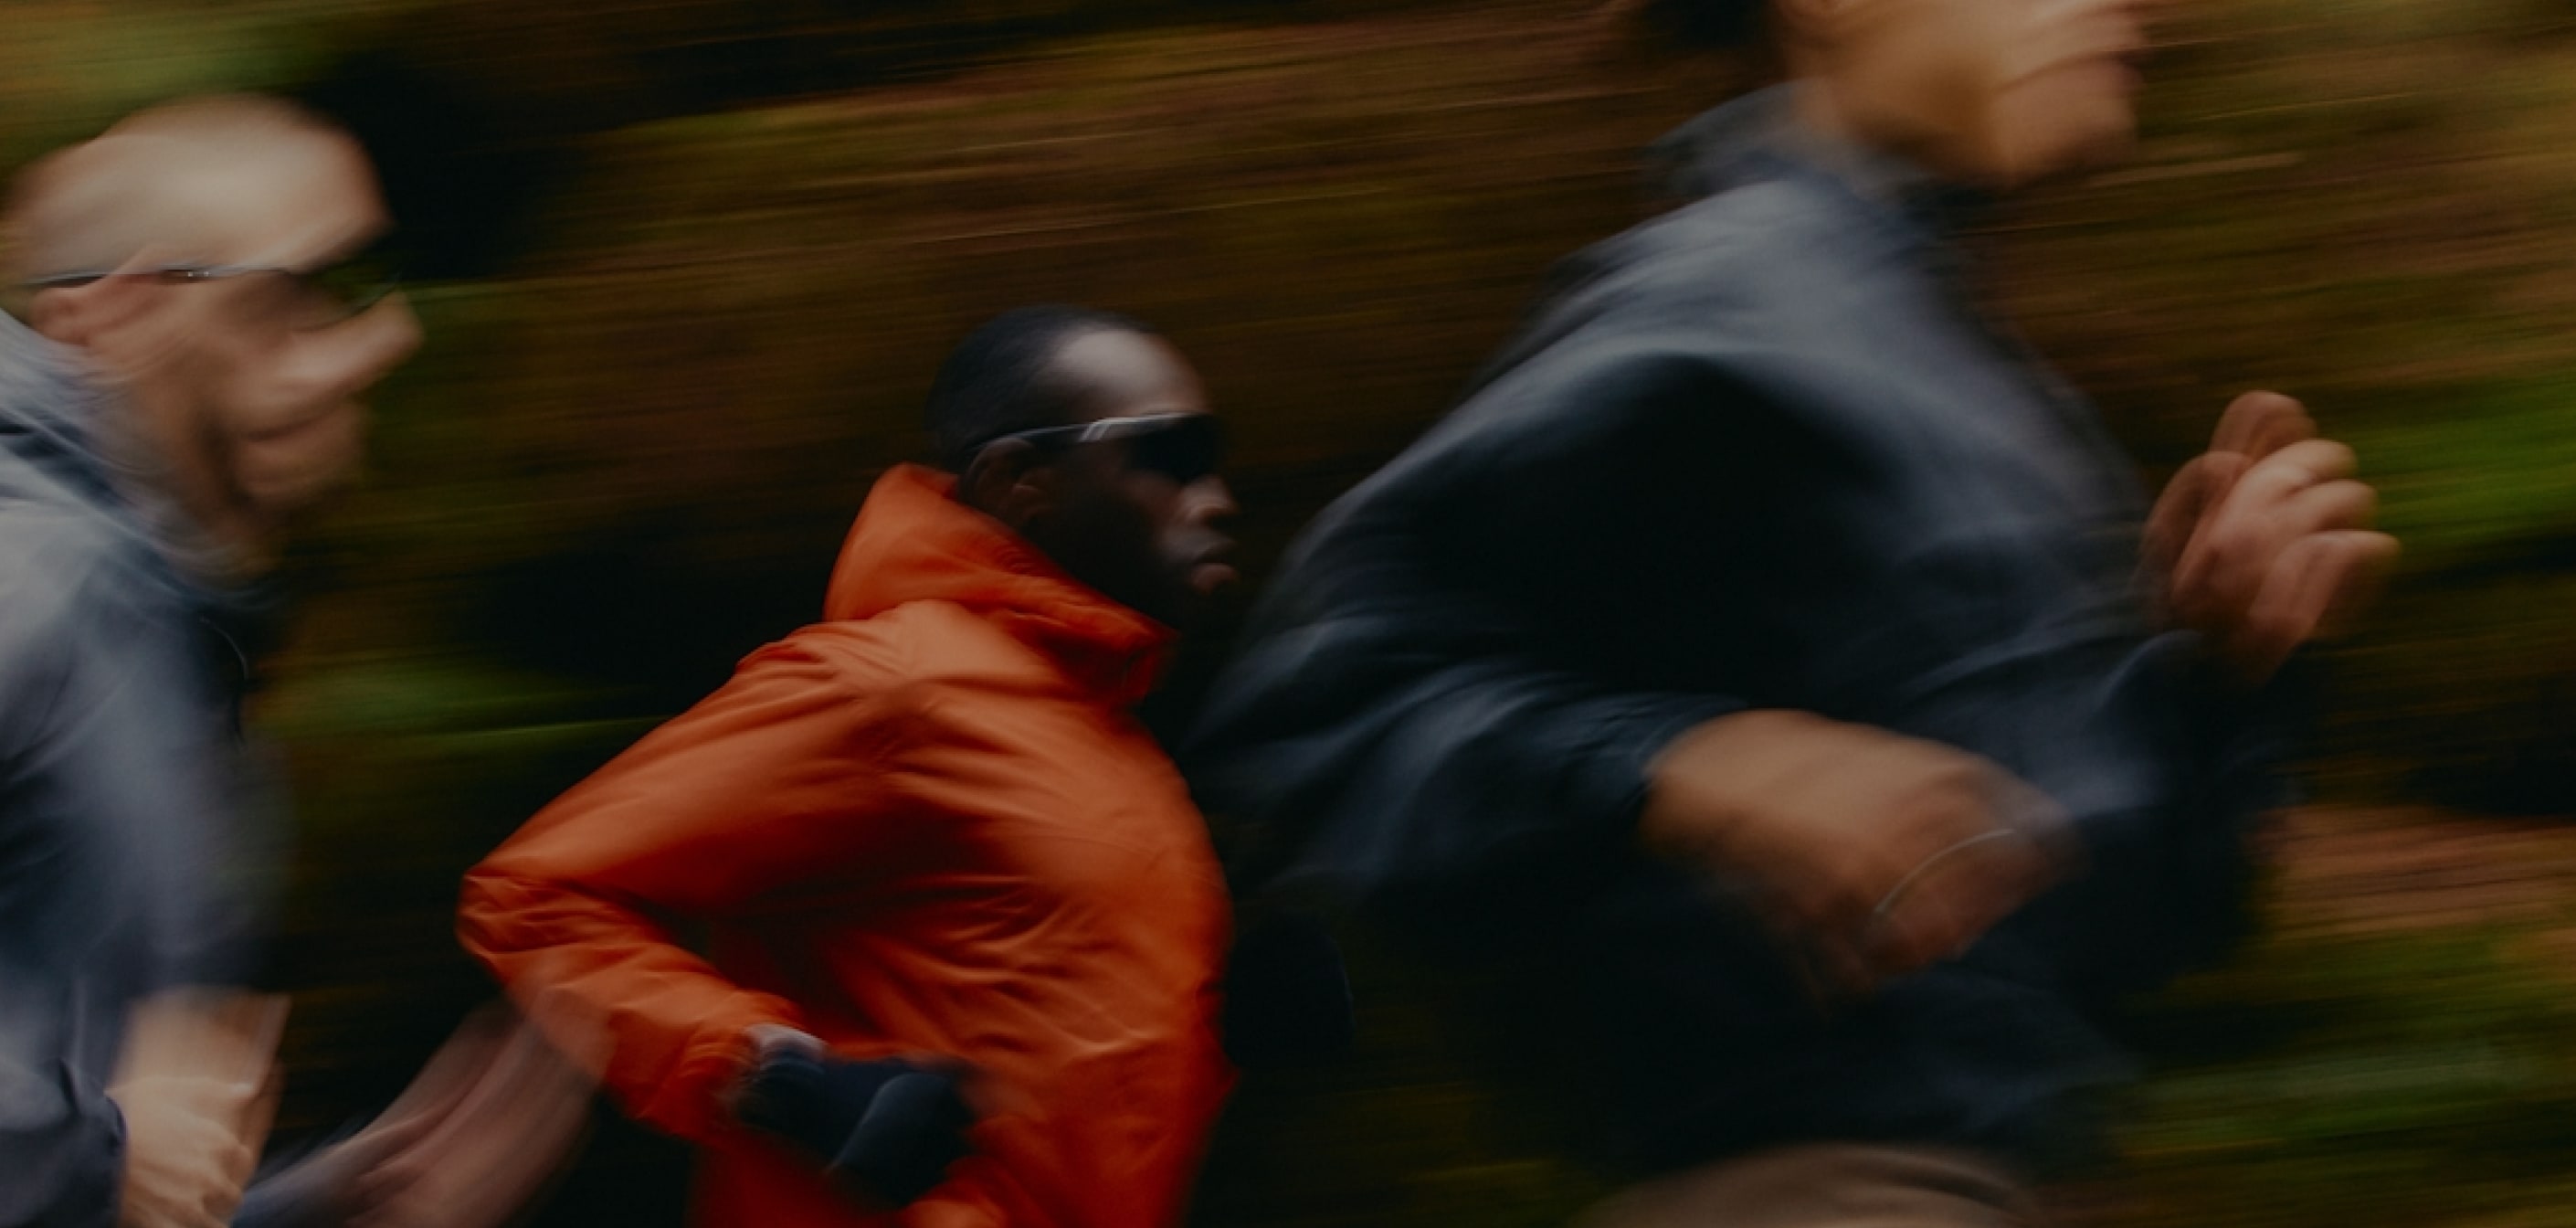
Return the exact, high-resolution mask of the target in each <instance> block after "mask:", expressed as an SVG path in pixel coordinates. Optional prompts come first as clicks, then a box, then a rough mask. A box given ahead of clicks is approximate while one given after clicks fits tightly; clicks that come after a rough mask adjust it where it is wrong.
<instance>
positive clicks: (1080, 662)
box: [824, 465, 1177, 707]
mask: <svg viewBox="0 0 2576 1228" xmlns="http://www.w3.org/2000/svg"><path fill="white" fill-rule="evenodd" d="M953 489H954V479H952V478H950V477H948V476H947V475H945V474H941V473H936V472H933V471H931V470H928V469H924V468H921V467H919V466H916V465H898V466H896V467H895V468H893V469H891V470H888V471H887V472H886V475H885V476H884V477H882V478H880V479H878V480H877V484H876V486H875V488H874V489H872V490H870V491H869V492H868V499H867V503H866V504H865V505H864V506H862V507H861V508H860V509H859V518H858V522H857V523H856V524H854V525H852V526H851V528H850V536H849V539H848V541H847V542H846V543H845V544H844V545H843V546H842V547H841V558H840V562H839V563H838V564H837V565H836V566H835V567H834V568H833V570H832V586H831V590H830V592H829V594H828V595H827V597H826V598H825V600H824V614H825V616H826V617H828V618H831V619H834V620H848V619H861V618H870V617H873V616H875V615H877V614H881V613H884V612H885V611H887V610H891V609H893V608H895V607H896V606H899V605H904V604H907V603H910V602H914V601H946V602H951V603H954V604H956V605H959V606H963V607H965V608H966V609H968V610H970V611H973V612H974V613H976V614H978V615H980V616H982V617H984V618H986V619H989V620H991V621H992V622H993V623H994V624H996V625H998V626H1000V627H1001V628H1002V629H1003V630H1005V631H1007V632H1009V633H1010V634H1011V636H1012V637H1013V638H1015V639H1018V640H1019V641H1021V642H1022V643H1025V644H1027V645H1029V646H1030V647H1031V648H1034V649H1036V650H1037V651H1039V652H1041V653H1043V654H1045V655H1046V656H1047V657H1048V658H1049V659H1051V660H1053V661H1054V662H1056V664H1057V665H1058V666H1060V667H1061V668H1062V669H1063V670H1064V671H1065V674H1066V675H1067V676H1068V677H1069V678H1071V679H1073V681H1074V682H1075V683H1076V685H1078V686H1080V687H1081V688H1082V689H1083V690H1084V691H1086V692H1088V693H1089V694H1090V695H1092V696H1093V697H1095V698H1097V699H1099V700H1100V701H1101V702H1103V703H1106V704H1109V705H1112V706H1117V707H1124V706H1126V705H1129V704H1133V703H1135V702H1136V701H1137V700H1139V699H1141V698H1143V697H1144V695H1145V693H1146V692H1147V691H1149V690H1151V689H1152V688H1153V684H1154V682H1155V680H1156V678H1157V677H1158V675H1159V674H1160V672H1161V670H1162V667H1163V664H1164V662H1165V661H1166V660H1167V659H1168V657H1169V656H1170V651H1171V648H1172V644H1173V641H1174V640H1175V639H1176V638H1177V637H1176V635H1175V633H1174V632H1173V631H1172V629H1171V628H1169V627H1166V626H1164V625H1163V624H1161V623H1159V622H1156V621H1155V620H1153V619H1151V618H1148V617H1146V616H1145V615H1143V614H1141V613H1138V612H1137V611H1135V610H1132V609H1130V608H1128V607H1126V606H1123V605H1120V604H1118V603H1117V602H1115V601H1112V600H1110V599H1109V598H1108V597H1107V596H1105V595H1103V594H1102V593H1101V592H1099V591H1098V590H1096V589H1093V588H1091V587H1090V586H1088V585H1086V584H1084V583H1082V582H1081V581H1079V580H1076V579H1074V578H1073V577H1072V576H1070V575H1067V574H1066V573H1065V572H1064V570H1063V569H1062V568H1060V567H1058V566H1056V565H1055V563H1054V562H1053V561H1052V560H1050V559H1048V558H1047V557H1046V556H1044V555H1042V554H1040V553H1038V551H1037V550H1036V549H1035V548H1034V547H1032V546H1030V545H1029V544H1028V543H1027V542H1025V541H1023V540H1021V538H1020V537H1019V536H1018V535H1017V534H1015V533H1012V532H1011V531H1010V530H1009V529H1007V528H1004V527H1003V526H1002V525H1001V523H1000V522H998V521H995V520H994V519H992V518H991V517H989V516H986V515H984V514H983V513H981V512H978V511H976V510H974V509H973V508H970V507H967V506H965V505H964V504H961V503H959V502H957V500H956V499H955V498H954V497H952V494H951V492H952V490H953Z"/></svg>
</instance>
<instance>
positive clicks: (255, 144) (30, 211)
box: [5, 97, 382, 283]
mask: <svg viewBox="0 0 2576 1228" xmlns="http://www.w3.org/2000/svg"><path fill="white" fill-rule="evenodd" d="M353 193H354V194H356V195H357V196H359V197H360V198H362V201H363V204H364V208H362V209H359V210H355V211H352V210H350V209H349V208H348V205H349V203H350V198H351V196H352V194H353ZM317 202H328V203H329V204H331V205H332V206H333V207H334V211H335V213H336V214H338V215H340V216H335V217H332V218H329V219H325V218H322V217H319V216H313V217H307V216H304V215H306V214H309V213H313V212H314V211H315V209H316V207H317V205H316V203H317ZM353 213H354V214H355V215H356V216H350V215H352V214H353ZM381 213H382V205H381V203H380V202H378V201H377V199H376V194H375V186H374V176H373V173H372V171H371V170H370V169H369V167H368V164H367V161H366V155H365V154H364V152H363V151H362V150H360V149H359V147H358V145H357V143H356V142H355V141H354V140H352V139H351V138H350V137H349V136H348V135H347V134H346V133H344V132H342V131H340V130H339V129H337V128H335V127H333V126H331V125H330V124H329V123H327V122H326V121H324V120H322V119H320V118H318V117H316V116H314V115H312V114H310V113H308V112H305V111H303V110H300V109H298V108H296V107H294V106H292V105H290V104H287V103H284V102H280V101H277V100H274V99H267V98H256V97H219V98H203V99H193V100H190V101H186V102H180V103H174V104H171V105H168V106H163V107H157V108H154V109H152V110H149V111H144V112H141V113H138V114H136V115H134V116H132V117H131V118H128V119H127V120H125V121H124V122H122V123H120V124H118V125H116V126H115V127H113V128H111V129H109V130H108V131H107V132H106V133H104V134H103V135H101V136H99V137H98V138H96V139H94V140H91V141H87V142H84V143H82V144H79V145H75V146H72V147H71V148H69V149H65V150H62V151H60V152H57V153H55V154H52V155H50V156H48V157H46V158H44V159H42V160H40V161H38V162H37V163H36V164H35V165H33V166H31V167H29V168H28V169H27V171H26V172H25V173H24V174H22V175H21V176H19V178H18V180H17V182H16V184H14V185H13V189H12V191H11V193H10V196H9V203H8V210H7V214H6V231H7V240H8V241H7V245H6V256H5V260H6V266H5V271H6V273H7V274H8V280H9V281H11V282H13V283H18V282H26V281H30V280H34V279H38V278H44V277H51V276H61V275H64V274H71V273H84V272H106V271H110V270H114V269H119V268H124V267H126V266H128V265H130V264H133V263H135V262H137V261H139V260H148V261H151V262H154V263H163V264H182V263H195V264H238V263H271V262H285V261H288V260H295V259H299V258H305V257H308V256H309V254H310V253H309V252H307V251H283V250H270V249H273V248H277V247H279V246H280V245H281V243H282V242H283V241H284V240H283V239H282V238H281V236H288V235H292V236H294V238H295V242H294V246H297V247H302V248H313V247H316V246H319V247H322V248H324V249H328V248H331V247H335V246H338V245H340V244H341V243H344V242H347V241H352V240H355V239H360V238H363V237H364V236H363V235H362V234H355V233H352V234H333V233H329V232H331V231H354V230H365V229H373V228H375V227H378V226H381V224H382V218H381ZM317 229H318V230H320V231H322V232H324V233H319V234H317V233H316V231H317Z"/></svg>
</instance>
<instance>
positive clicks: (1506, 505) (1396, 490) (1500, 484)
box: [1190, 344, 1745, 924]
mask: <svg viewBox="0 0 2576 1228" xmlns="http://www.w3.org/2000/svg"><path fill="white" fill-rule="evenodd" d="M1565 348H1573V349H1576V350H1582V349H1583V348H1584V347H1582V346H1580V345H1579V344H1576V345H1573V346H1570V347H1565ZM1735 396H1736V394H1735V393H1734V392H1733V390H1732V384H1731V382H1730V381H1729V380H1727V379H1726V378H1724V377H1723V375H1722V374H1721V372H1720V371H1719V370H1718V369H1717V368H1714V367H1712V366H1711V365H1710V364H1709V363H1707V362H1705V361H1702V360H1699V359H1696V358H1693V357H1691V356H1689V355H1686V354H1682V353H1678V352H1675V351H1670V350H1664V351H1657V350H1655V349H1653V348H1651V346H1641V347H1639V348H1637V349H1634V350H1625V351H1608V352H1603V351H1600V350H1598V349H1595V350H1593V351H1591V352H1585V353H1580V354H1578V355H1575V356H1571V357H1569V358H1567V359H1565V360H1563V361H1551V360H1550V359H1549V358H1548V357H1547V356H1545V355H1542V356H1541V357H1540V358H1539V359H1537V360H1535V361H1534V362H1533V363H1531V364H1529V365H1526V366H1524V367H1522V368H1520V369H1517V370H1515V371H1512V372H1508V373H1506V374H1505V375H1504V376H1503V377H1502V378H1501V379H1500V380H1498V381H1497V382H1496V383H1494V384H1492V385H1489V386H1488V387H1487V388H1486V390H1485V391H1483V392H1482V393H1480V394H1479V395H1478V396H1477V397H1475V398H1474V399H1472V400H1471V401H1470V402H1469V403H1468V404H1467V405H1465V406H1464V407H1462V408H1461V409H1460V410H1459V411H1458V413H1457V414H1455V415H1453V416H1452V417H1451V418H1450V419H1449V420H1448V421H1446V422H1444V423H1443V424H1442V425H1441V426H1439V427H1438V428H1435V430H1434V431H1433V432H1432V433H1431V434H1430V435H1428V436H1426V437H1425V439H1424V440H1423V441H1422V442H1420V443H1418V444H1416V445H1415V447H1414V448H1413V449H1411V450H1410V451H1408V452H1407V454H1406V455H1405V456H1403V457H1401V458H1399V459H1398V460H1397V461H1396V462H1395V463H1394V464H1393V465H1390V466H1389V467H1388V468H1387V469H1386V470H1384V471H1382V472H1381V473H1380V474H1379V475H1378V476H1377V477H1375V478H1373V479H1371V480H1370V481H1369V482H1368V483H1367V484H1365V485H1363V486H1362V487H1361V488H1360V489H1359V490H1357V491H1355V492H1354V493H1353V494H1352V495H1351V496H1348V497H1346V498H1345V499H1344V500H1343V502H1342V503H1341V504H1338V505H1337V506H1336V507H1335V508H1334V509H1332V510H1331V511H1328V512H1327V513H1326V516H1325V518H1324V520H1323V521H1321V522H1319V524H1318V526H1317V527H1316V528H1315V529H1313V530H1311V531H1310V534H1309V536H1308V537H1307V539H1306V540H1304V541H1303V542H1301V543H1300V545H1299V547H1298V549H1297V550H1296V551H1295V553H1294V555H1293V556H1292V558H1291V560H1290V561H1289V563H1288V565H1287V567H1286V568H1285V571H1284V574H1283V575H1282V576H1281V577H1280V578H1279V579H1278V580H1277V581H1276V582H1275V584H1274V585H1273V587H1272V589H1271V592H1270V594H1269V596H1268V597H1267V598H1266V599H1265V603H1264V605H1263V607H1262V608H1261V610H1260V611H1259V612H1258V613H1257V614H1256V616H1255V623H1254V626H1253V627H1252V629H1251V632H1250V634H1249V635H1248V637H1247V639H1246V643H1245V646H1244V648H1243V649H1242V651H1241V653H1240V655H1239V657H1238V658H1237V659H1236V660H1235V661H1234V662H1233V663H1232V664H1231V666H1230V667H1229V668H1228V670H1227V671H1226V673H1225V674H1224V675H1223V677H1222V678H1221V679H1220V680H1219V682H1218V684H1217V688H1216V691H1215V693H1214V697H1213V699H1212V701H1211V703H1210V706H1209V708H1208V710H1207V712H1206V714H1205V715H1204V716H1203V718H1202V721H1201V724H1200V726H1199V727H1198V729H1197V730H1196V732H1195V736H1194V738H1193V740H1192V745H1191V748H1190V749H1191V760H1192V767H1193V769H1194V777H1193V779H1194V782H1195V783H1196V784H1197V785H1198V787H1199V788H1200V790H1201V792H1202V793H1203V795H1205V796H1206V798H1207V800H1208V801H1209V802H1210V803H1211V805H1212V808H1213V809H1215V810H1217V811H1219V812H1220V813H1222V814H1223V815H1225V816H1226V817H1227V818H1229V819H1231V820H1233V821H1235V822H1236V824H1237V825H1238V826H1239V828H1240V829H1241V831H1242V833H1243V836H1244V841H1243V842H1244V845H1245V846H1246V848H1245V852H1244V853H1242V854H1241V855H1239V856H1238V858H1237V864H1236V869H1237V872H1238V881H1239V885H1240V886H1242V887H1244V888H1247V889H1249V888H1255V887H1261V886H1270V887H1274V888H1279V889H1284V890H1289V891H1291V892H1292V893H1293V892H1295V891H1297V890H1303V889H1307V888H1309V887H1313V888H1320V889H1321V890H1322V891H1323V892H1324V893H1325V894H1327V895H1329V896H1331V897H1334V898H1336V899H1342V900H1355V901H1356V902H1358V903H1360V904H1362V905H1363V906H1367V907H1371V908H1373V909H1394V910H1396V911H1399V912H1404V913H1407V914H1411V915H1416V916H1419V917H1422V918H1426V919H1434V920H1437V919H1442V918H1446V919H1449V920H1453V921H1458V922H1463V923H1470V924H1484V923H1487V922H1489V921H1491V920H1494V919H1497V918H1504V917H1512V916H1519V917H1524V918H1526V917H1528V916H1530V915H1532V913H1533V912H1543V911H1544V909H1543V907H1542V908H1539V909H1528V908H1523V907H1520V906H1518V905H1517V904H1516V903H1515V902H1540V901H1545V900H1547V899H1550V898H1555V896H1557V895H1558V894H1560V893H1561V892H1563V891H1565V890H1568V889H1574V888H1579V886H1580V885H1581V883H1582V882H1583V881H1584V878H1585V876H1586V875H1587V874H1589V873H1591V872H1593V871H1595V870H1597V869H1600V868H1602V867H1605V866H1607V865H1610V864H1612V862H1613V860H1614V859H1619V858H1623V857H1624V856H1625V855H1626V854H1627V851H1628V850H1629V848H1630V847H1631V842H1632V841H1631V837H1632V834H1633V826H1634V822H1635V819H1636V816H1637V814H1638V812H1639V810H1640V809H1641V807H1642V805H1643V802H1644V799H1645V795H1646V790H1647V777H1648V767H1649V765H1650V763H1651V762H1652V760H1653V759H1654V757H1655V756H1656V755H1657V754H1658V753H1659V752H1661V750H1662V749H1663V748H1664V746H1665V745H1666V744H1667V743H1669V742H1670V741H1671V740H1672V739H1673V738H1674V737H1675V736H1676V735H1678V734H1679V733H1681V732H1682V731H1683V730H1685V729H1688V728H1689V727H1691V726H1693V725H1695V724H1698V723H1700V722H1702V721H1705V720H1709V719H1711V718H1713V717H1716V716H1719V715H1722V714H1725V713H1728V712H1732V711H1736V710H1738V709H1740V708H1742V707H1744V706H1745V704H1744V701H1743V700H1742V699H1740V698H1739V697H1737V696H1736V695H1733V694H1730V693H1728V692H1727V690H1726V689H1725V688H1724V687H1722V686H1712V685H1708V684H1707V682H1706V681H1705V680H1702V679H1692V680H1689V681H1680V680H1674V679H1668V678H1663V677H1658V676H1655V675H1653V674H1652V672H1651V671H1640V670H1637V669H1634V668H1626V667H1624V666H1622V665H1621V664H1619V661H1620V660H1621V651H1620V650H1621V649H1622V648H1623V647H1625V646H1623V645H1620V644H1617V643H1605V642H1604V641H1605V640H1615V639H1616V638H1617V637H1618V636H1619V635H1620V634H1621V628H1622V627H1623V626H1626V625H1629V624H1631V623H1633V622H1637V621H1641V620H1631V619H1628V618H1626V617H1624V616H1623V614H1622V611H1621V609H1620V606H1621V605H1622V604H1623V603H1626V602H1628V601H1630V600H1632V599H1636V598H1637V597H1638V595H1640V594H1644V593H1647V592H1651V591H1652V590H1654V589H1656V588H1658V587H1664V588H1666V589H1667V596H1666V599H1670V595H1669V594H1670V586H1663V585H1657V584H1653V583H1641V581H1644V580H1646V579H1647V577H1649V576H1653V575H1665V576H1669V575H1670V574H1671V571H1672V570H1673V569H1697V568H1700V567H1701V566H1702V563H1703V559H1702V557H1701V556H1700V555H1698V554H1696V553H1693V552H1692V550H1693V548H1692V547H1689V546H1686V545H1683V543H1685V542H1695V541H1697V540H1698V539H1699V537H1700V536H1702V535H1701V534H1699V533H1698V530H1699V529H1700V528H1701V527H1703V526H1706V525H1708V524H1710V523H1711V522H1712V521H1714V520H1717V519H1719V518H1722V517H1724V516H1725V515H1727V512H1726V510H1725V509H1726V506H1727V503H1728V501H1729V498H1730V492H1731V491H1732V487H1733V479H1732V478H1731V476H1730V475H1731V474H1732V473H1733V472H1734V471H1735V470H1736V468H1737V466H1736V465H1734V464H1733V463H1731V461H1730V459H1729V448H1730V446H1731V444H1730V442H1729V440H1728V439H1727V438H1726V436H1727V433H1728V432H1727V431H1726V430H1725V429H1724V428H1723V426H1722V421H1723V420H1724V419H1725V418H1727V417H1729V416H1730V415H1728V414H1727V409H1728V407H1729V405H1730V404H1731V402H1732V400H1733V399H1734V397H1735ZM1677 521H1680V522H1684V523H1682V524H1680V525H1677V523H1676V522H1677ZM1677 528H1684V529H1687V530H1689V531H1687V532H1683V531H1677ZM1677 549H1678V550H1680V551H1681V553H1680V554H1678V555H1676V554H1675V553H1674V551H1675V550H1677ZM1703 580H1713V582H1714V590H1716V591H1722V589H1723V582H1722V580H1721V579H1715V578H1712V577H1705V576H1700V577H1694V580H1693V583H1694V584H1698V583H1700V582H1701V581H1703ZM1692 591H1695V592H1697V591H1712V590H1711V588H1710V587H1709V586H1706V585H1703V586H1702V587H1700V588H1694V589H1693V590H1692ZM1283 879H1284V880H1285V881H1283ZM1488 905H1505V906H1507V907H1501V908H1496V907H1487V906H1488Z"/></svg>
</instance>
